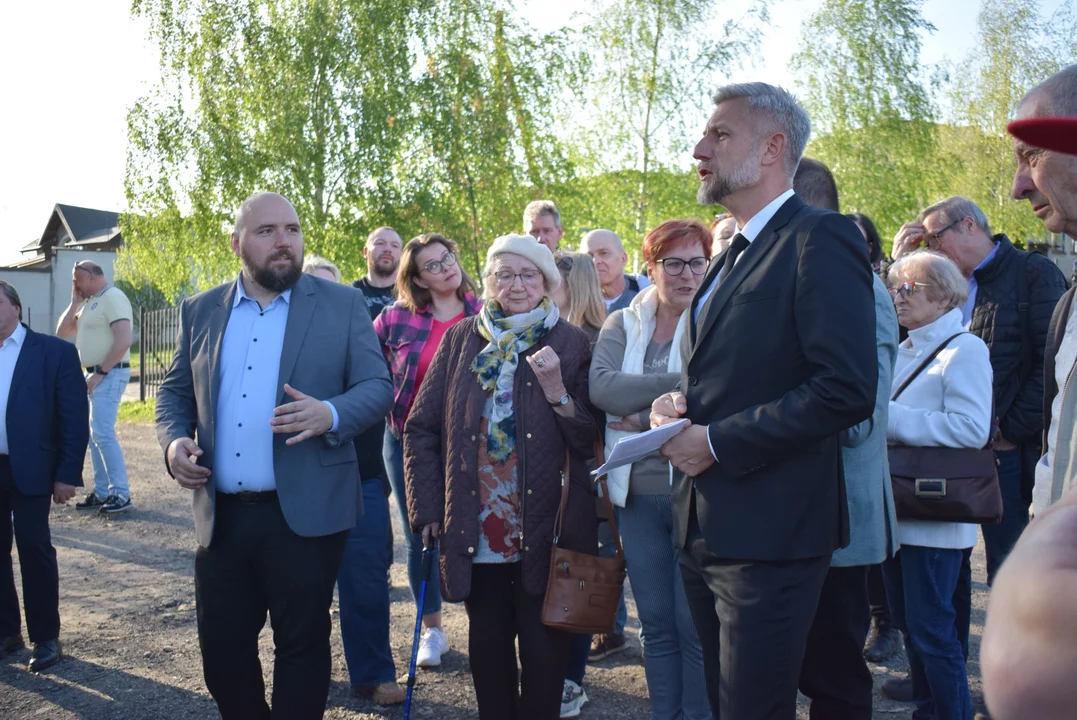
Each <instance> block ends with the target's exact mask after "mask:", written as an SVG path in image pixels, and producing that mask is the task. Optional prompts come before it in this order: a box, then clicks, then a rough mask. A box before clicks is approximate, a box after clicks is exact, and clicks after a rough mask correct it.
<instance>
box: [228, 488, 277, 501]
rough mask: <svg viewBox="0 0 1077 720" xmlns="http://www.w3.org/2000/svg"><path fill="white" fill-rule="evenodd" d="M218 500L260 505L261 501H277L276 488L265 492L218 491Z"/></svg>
mask: <svg viewBox="0 0 1077 720" xmlns="http://www.w3.org/2000/svg"><path fill="white" fill-rule="evenodd" d="M217 502H222V503H237V504H240V505H258V504H261V503H268V502H277V491H276V490H265V491H263V492H237V493H225V492H219V493H217Z"/></svg>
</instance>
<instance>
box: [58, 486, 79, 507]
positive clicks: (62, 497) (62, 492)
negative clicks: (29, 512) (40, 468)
mask: <svg viewBox="0 0 1077 720" xmlns="http://www.w3.org/2000/svg"><path fill="white" fill-rule="evenodd" d="M75 490H76V488H75V486H74V485H68V484H67V483H62V482H58V483H53V484H52V501H53V502H54V503H56V504H57V505H63V504H64V503H65V502H67V501H68V500H70V499H71V498H73V497H75Z"/></svg>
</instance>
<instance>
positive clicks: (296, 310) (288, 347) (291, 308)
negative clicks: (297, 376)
mask: <svg viewBox="0 0 1077 720" xmlns="http://www.w3.org/2000/svg"><path fill="white" fill-rule="evenodd" d="M317 305H318V299H317V297H316V295H315V286H314V281H313V280H311V279H310V277H309V276H308V275H306V273H304V274H303V275H300V276H299V282H297V283H296V284H295V287H293V288H292V297H291V299H290V300H289V301H288V323H287V324H286V325H285V326H284V349H283V350H281V353H280V370H278V372H277V401H278V402H279V403H283V402H284V383H286V382H288V381H289V380H290V379H291V377H292V371H293V370H295V363H296V360H298V359H299V348H300V346H302V344H303V338H304V337H305V336H306V334H307V330H308V329H309V328H310V321H311V318H313V317H314V308H315V307H317ZM296 389H297V390H302V389H303V388H296Z"/></svg>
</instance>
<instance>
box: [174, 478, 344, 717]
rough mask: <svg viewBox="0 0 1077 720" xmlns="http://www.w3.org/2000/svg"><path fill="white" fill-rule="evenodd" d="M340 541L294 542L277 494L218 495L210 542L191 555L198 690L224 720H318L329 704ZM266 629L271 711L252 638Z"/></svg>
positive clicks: (339, 536) (339, 535) (335, 536)
mask: <svg viewBox="0 0 1077 720" xmlns="http://www.w3.org/2000/svg"><path fill="white" fill-rule="evenodd" d="M346 538H347V533H343V532H342V533H335V534H333V535H326V536H323V537H300V536H299V535H296V534H295V533H294V532H292V529H291V528H290V527H288V523H287V522H286V521H285V519H284V515H283V513H282V512H281V509H280V504H279V503H278V502H277V499H276V495H275V494H274V495H270V496H269V501H268V502H258V503H252V502H241V501H239V500H236V499H235V496H225V495H222V494H218V495H217V517H216V523H215V527H214V535H213V543H212V546H211V547H210V548H208V549H207V548H199V549H198V552H197V554H196V555H195V562H194V581H195V595H196V598H197V612H198V642H199V645H200V646H201V648H202V671H203V673H204V675H205V678H206V687H207V688H208V689H209V692H210V695H212V696H213V699H214V700H216V701H217V707H218V709H219V710H220V712H221V717H222V718H223V720H254V719H262V718H274V719H282V718H287V719H288V720H292V719H293V718H295V719H296V720H308V719H309V718H321V717H322V715H323V714H324V713H325V701H326V698H327V697H328V696H329V674H330V663H331V658H330V650H329V631H330V627H331V621H330V618H329V606H330V604H331V603H332V601H333V586H334V585H335V584H336V579H337V571H338V570H339V569H340V561H341V557H342V556H343V553H344V543H345V540H346ZM267 612H268V613H269V617H270V621H271V623H272V627H273V644H274V646H275V652H274V656H275V662H274V666H273V704H272V711H271V710H270V707H269V705H267V704H266V697H265V683H264V682H263V680H262V664H261V662H259V660H258V634H259V632H261V630H262V627H263V626H264V625H265V622H266V613H267Z"/></svg>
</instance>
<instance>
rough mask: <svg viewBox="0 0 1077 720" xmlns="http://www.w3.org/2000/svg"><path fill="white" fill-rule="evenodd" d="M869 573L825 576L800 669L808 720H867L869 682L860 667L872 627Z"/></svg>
mask: <svg viewBox="0 0 1077 720" xmlns="http://www.w3.org/2000/svg"><path fill="white" fill-rule="evenodd" d="M868 567H869V566H867V565H862V566H859V567H832V568H830V570H828V571H827V574H826V580H825V581H824V582H823V593H822V595H820V596H819V607H818V608H816V610H815V620H814V621H813V622H812V625H811V631H810V632H809V633H808V647H807V650H806V651H805V653H804V662H803V664H802V666H801V669H800V691H801V692H802V693H804V694H805V695H806V696H807V697H809V698H811V718H812V720H871V696H872V678H871V671H870V670H868V664H867V662H865V661H864V641H865V640H866V639H867V637H868V629H869V628H870V626H871V606H870V605H869V604H868Z"/></svg>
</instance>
